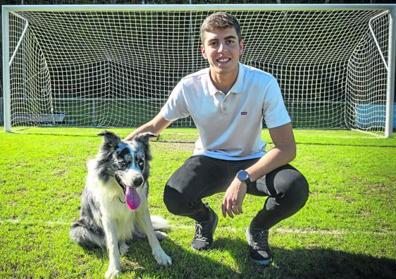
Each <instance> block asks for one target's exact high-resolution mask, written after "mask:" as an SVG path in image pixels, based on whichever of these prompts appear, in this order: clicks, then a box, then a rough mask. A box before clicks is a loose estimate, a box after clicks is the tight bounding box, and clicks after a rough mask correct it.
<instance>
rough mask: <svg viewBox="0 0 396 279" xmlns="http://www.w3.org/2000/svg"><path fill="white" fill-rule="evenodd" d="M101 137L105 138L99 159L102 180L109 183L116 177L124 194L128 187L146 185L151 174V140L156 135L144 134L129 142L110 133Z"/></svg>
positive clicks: (99, 171)
mask: <svg viewBox="0 0 396 279" xmlns="http://www.w3.org/2000/svg"><path fill="white" fill-rule="evenodd" d="M99 135H100V136H103V138H104V141H103V144H102V146H101V147H100V152H99V154H98V158H97V170H98V174H99V177H100V179H102V180H104V181H108V180H109V178H110V177H114V178H115V179H116V180H117V182H118V184H119V186H120V187H121V188H122V190H123V191H124V193H125V192H126V190H127V188H128V187H133V188H138V187H140V186H142V185H144V183H145V181H146V180H147V178H148V176H149V172H150V165H149V161H150V160H151V154H150V149H149V138H150V137H154V136H155V135H154V134H152V133H142V134H138V135H137V136H135V137H134V138H133V139H132V140H128V141H123V140H121V138H120V137H119V136H117V135H116V134H114V133H112V132H109V131H104V132H102V133H100V134H99Z"/></svg>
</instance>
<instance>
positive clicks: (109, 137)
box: [98, 130, 121, 148]
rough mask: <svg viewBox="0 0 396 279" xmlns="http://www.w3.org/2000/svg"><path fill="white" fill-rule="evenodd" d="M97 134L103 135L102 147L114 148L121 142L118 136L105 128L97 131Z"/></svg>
mask: <svg viewBox="0 0 396 279" xmlns="http://www.w3.org/2000/svg"><path fill="white" fill-rule="evenodd" d="M98 136H103V137H104V142H103V147H107V148H116V147H117V146H118V144H119V143H120V142H121V138H120V137H119V136H117V135H116V134H114V133H113V132H110V131H107V130H105V131H103V132H101V133H99V134H98Z"/></svg>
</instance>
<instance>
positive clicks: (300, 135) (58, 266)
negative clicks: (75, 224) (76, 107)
mask: <svg viewBox="0 0 396 279" xmlns="http://www.w3.org/2000/svg"><path fill="white" fill-rule="evenodd" d="M111 130H113V131H116V132H118V133H119V134H120V135H122V136H125V135H127V134H128V132H129V130H128V129H111ZM99 131H100V130H98V129H80V128H59V129H54V128H28V129H17V130H16V132H15V133H4V132H0V278H102V277H103V276H104V273H105V271H106V269H107V265H108V258H107V255H106V253H100V252H86V251H84V250H83V249H81V248H80V247H79V246H77V245H75V244H74V243H72V242H71V241H70V240H69V237H68V232H69V226H70V224H71V222H72V221H73V220H74V219H75V218H77V217H78V206H79V198H80V193H81V190H82V189H83V186H84V180H85V161H86V159H87V158H90V157H93V156H94V155H95V154H96V152H97V150H98V147H99V144H100V143H101V138H100V137H97V136H96V134H97V133H98V132H99ZM295 135H296V141H297V143H298V156H297V158H296V160H295V161H294V162H293V165H294V166H296V167H297V168H298V169H300V170H301V171H302V172H303V173H304V174H305V176H306V177H307V179H308V181H309V183H310V198H309V200H308V202H307V204H306V206H305V207H304V208H303V209H302V210H301V211H300V212H298V213H297V214H296V215H294V216H292V217H291V218H289V219H287V220H285V221H283V222H282V223H280V224H278V225H276V226H275V227H274V228H273V230H272V231H271V234H270V244H271V246H272V247H273V251H274V253H275V260H274V264H273V265H272V266H270V267H268V268H264V269H262V268H259V267H256V266H254V265H253V264H251V263H250V261H249V258H248V257H247V247H246V242H245V238H244V230H245V228H246V227H247V225H248V224H249V221H250V219H251V218H252V217H253V216H254V215H255V212H256V211H257V210H258V208H260V207H261V206H262V204H263V202H264V200H263V199H262V198H259V197H254V196H247V197H246V199H245V202H244V214H243V215H240V216H238V217H236V218H234V219H230V218H223V217H220V220H219V226H218V229H217V231H216V234H215V243H214V249H213V250H211V251H208V252H203V253H198V252H195V251H193V250H192V249H191V248H190V247H189V244H190V241H191V237H192V234H193V231H194V228H193V222H192V221H190V220H188V219H186V218H180V217H176V216H173V215H171V214H170V213H168V212H167V210H166V209H165V207H164V205H163V203H162V188H163V185H164V183H165V182H166V180H167V178H168V177H169V176H170V175H171V173H172V172H173V171H174V170H175V169H176V168H177V167H178V166H180V165H181V164H182V162H183V161H184V160H185V159H186V158H187V157H188V156H189V155H190V154H191V151H192V148H193V144H192V142H193V141H194V140H195V138H196V137H197V132H196V130H195V129H167V130H166V131H164V133H163V134H162V135H161V137H160V139H159V141H153V142H152V143H151V148H152V153H153V157H154V159H153V161H152V172H151V174H152V176H151V178H150V187H151V190H150V210H151V213H152V214H155V215H162V216H164V217H165V218H167V219H168V220H169V222H170V223H171V225H172V226H173V230H172V231H171V232H170V233H169V237H168V238H167V239H166V240H164V241H163V242H162V246H163V248H164V250H165V251H166V252H167V253H168V254H169V255H170V256H171V257H172V259H173V262H174V264H173V265H172V267H170V268H162V267H158V266H157V265H156V263H155V261H154V259H153V257H152V256H151V251H150V248H149V246H148V244H147V242H139V243H134V245H133V246H132V247H131V249H130V251H129V252H128V254H127V255H125V256H124V257H123V258H122V268H123V274H122V276H121V278H396V137H395V135H394V136H393V137H392V138H390V139H382V138H375V137H372V136H369V135H366V134H362V133H357V132H350V131H316V130H296V131H295ZM263 137H264V138H266V139H267V140H268V138H269V137H268V133H267V131H263ZM270 146H271V144H269V147H270ZM221 200H222V195H220V194H219V195H215V196H213V197H210V198H208V199H207V201H208V202H209V203H210V204H211V206H212V207H213V208H214V209H215V211H216V212H217V213H218V214H219V216H220V215H221V210H220V204H221Z"/></svg>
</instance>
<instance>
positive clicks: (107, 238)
mask: <svg viewBox="0 0 396 279" xmlns="http://www.w3.org/2000/svg"><path fill="white" fill-rule="evenodd" d="M99 135H100V136H103V137H104V142H103V144H102V146H101V148H100V150H99V153H98V155H97V156H96V158H95V159H92V160H89V161H88V164H87V167H88V175H87V179H86V185H85V188H84V191H83V193H82V196H81V212H80V218H79V219H78V220H77V221H76V222H74V223H73V224H72V227H71V230H70V237H71V239H72V240H74V241H75V242H76V243H78V244H79V245H81V246H82V247H84V248H86V249H94V248H103V249H105V248H107V251H108V254H109V267H108V269H107V272H106V274H105V276H106V278H113V277H117V276H118V275H119V274H120V272H121V267H120V255H123V254H124V253H126V252H127V250H128V245H127V243H126V241H127V240H130V239H132V238H133V236H138V237H144V236H146V237H147V239H148V242H149V244H150V247H151V249H152V253H153V255H154V258H155V260H156V261H157V263H158V264H160V265H164V266H167V265H171V264H172V259H171V258H170V257H169V256H168V255H167V254H166V253H165V252H164V250H162V248H161V246H160V243H159V241H158V239H163V238H164V237H165V233H163V232H161V230H162V231H164V230H167V229H169V226H168V224H167V223H166V221H165V220H164V219H162V218H160V217H155V216H152V217H150V213H149V210H148V204H147V195H148V182H147V179H148V176H149V169H150V166H149V161H150V160H151V154H150V150H149V138H150V137H152V136H154V135H153V134H151V133H143V134H139V135H137V136H135V137H134V138H133V139H132V140H130V141H123V140H121V139H120V137H118V136H117V135H116V134H114V133H112V132H109V131H104V132H102V133H100V134H99Z"/></svg>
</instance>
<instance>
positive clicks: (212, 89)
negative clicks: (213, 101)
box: [207, 63, 245, 95]
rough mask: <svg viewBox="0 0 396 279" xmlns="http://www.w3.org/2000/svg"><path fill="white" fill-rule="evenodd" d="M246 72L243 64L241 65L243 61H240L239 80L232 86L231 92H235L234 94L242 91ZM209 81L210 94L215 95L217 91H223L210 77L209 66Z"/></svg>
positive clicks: (208, 70)
mask: <svg viewBox="0 0 396 279" xmlns="http://www.w3.org/2000/svg"><path fill="white" fill-rule="evenodd" d="M244 72H245V69H244V67H243V65H241V63H239V67H238V77H237V80H236V81H235V83H234V85H233V86H232V87H231V89H230V93H234V94H239V93H242V88H243V77H244ZM207 81H208V84H209V93H210V95H215V94H216V93H220V92H221V91H220V90H218V89H217V88H216V87H215V86H214V84H213V82H212V79H211V78H210V69H209V68H208V69H207ZM222 93H225V94H227V93H228V92H222Z"/></svg>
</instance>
